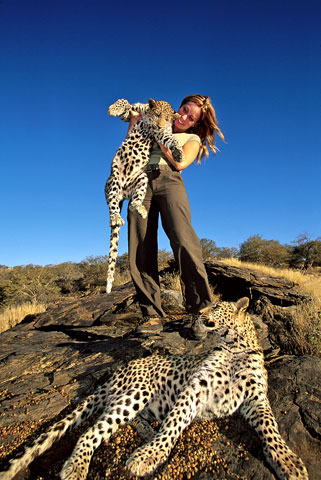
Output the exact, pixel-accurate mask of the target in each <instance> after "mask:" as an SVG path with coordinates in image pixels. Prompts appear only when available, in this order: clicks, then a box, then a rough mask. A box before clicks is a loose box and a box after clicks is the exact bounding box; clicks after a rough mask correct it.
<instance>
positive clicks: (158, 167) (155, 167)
mask: <svg viewBox="0 0 321 480" xmlns="http://www.w3.org/2000/svg"><path fill="white" fill-rule="evenodd" d="M160 170H173V171H174V172H178V170H176V168H175V167H173V166H172V165H159V164H158V163H150V164H148V165H146V167H145V172H147V173H149V172H158V171H160Z"/></svg>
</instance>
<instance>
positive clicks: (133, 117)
mask: <svg viewBox="0 0 321 480" xmlns="http://www.w3.org/2000/svg"><path fill="white" fill-rule="evenodd" d="M140 118H142V116H141V114H140V113H139V112H134V111H133V110H132V111H131V112H130V120H129V125H128V130H127V134H126V138H127V137H128V135H129V132H130V131H131V130H132V128H133V126H134V125H135V123H137V121H138V120H139V119H140Z"/></svg>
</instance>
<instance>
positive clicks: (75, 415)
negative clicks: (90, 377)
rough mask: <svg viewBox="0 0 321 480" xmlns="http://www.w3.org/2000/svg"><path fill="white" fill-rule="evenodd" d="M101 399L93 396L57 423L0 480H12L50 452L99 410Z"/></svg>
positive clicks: (10, 466) (1, 473)
mask: <svg viewBox="0 0 321 480" xmlns="http://www.w3.org/2000/svg"><path fill="white" fill-rule="evenodd" d="M98 402H99V398H97V396H96V395H95V394H94V395H91V396H90V397H88V398H87V399H86V400H85V401H84V402H83V403H82V404H81V405H79V406H78V407H77V408H76V409H75V410H74V411H73V412H72V413H70V414H69V415H67V416H66V417H65V418H64V419H63V420H61V421H59V422H56V423H55V424H54V425H53V426H52V427H51V428H50V429H49V430H48V431H47V432H45V433H43V434H41V435H40V437H38V438H37V439H36V440H35V441H34V442H33V443H32V444H31V445H30V446H26V447H25V451H24V453H23V454H22V456H21V457H20V458H14V459H12V460H10V462H9V468H8V470H6V471H4V472H0V480H11V479H13V478H14V477H15V475H16V474H17V473H18V472H19V471H20V470H22V469H24V468H26V467H27V466H28V465H29V464H30V463H31V462H32V460H33V459H34V458H35V457H37V456H38V455H41V454H42V453H44V452H45V451H46V450H48V449H49V448H50V447H51V445H53V443H54V442H55V441H56V440H58V439H59V438H61V437H62V436H63V435H64V434H65V433H66V431H67V430H68V429H69V428H74V427H77V426H78V425H80V424H81V423H82V422H83V421H84V420H86V419H87V418H88V417H90V416H91V415H92V414H93V413H95V412H96V411H97V410H98V409H99V403H98Z"/></svg>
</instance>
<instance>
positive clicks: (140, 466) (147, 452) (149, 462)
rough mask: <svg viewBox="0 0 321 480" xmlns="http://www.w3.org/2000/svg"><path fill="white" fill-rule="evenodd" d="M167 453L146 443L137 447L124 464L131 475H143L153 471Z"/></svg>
mask: <svg viewBox="0 0 321 480" xmlns="http://www.w3.org/2000/svg"><path fill="white" fill-rule="evenodd" d="M166 458H167V455H166V454H165V453H164V452H161V451H159V450H157V451H156V450H155V449H153V448H151V447H150V446H148V445H144V446H143V447H140V448H137V450H135V451H134V453H132V455H131V456H130V457H129V459H128V460H127V462H126V466H127V468H128V469H129V471H130V472H131V473H132V474H133V475H137V476H138V477H144V476H145V475H149V474H150V473H153V472H154V470H156V468H157V467H158V466H159V465H161V464H162V463H164V462H165V460H166Z"/></svg>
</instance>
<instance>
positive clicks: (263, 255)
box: [239, 235, 288, 267]
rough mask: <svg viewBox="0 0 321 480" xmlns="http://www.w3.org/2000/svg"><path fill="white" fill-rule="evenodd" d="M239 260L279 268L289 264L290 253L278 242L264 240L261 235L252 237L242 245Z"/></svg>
mask: <svg viewBox="0 0 321 480" xmlns="http://www.w3.org/2000/svg"><path fill="white" fill-rule="evenodd" d="M239 259H240V260H241V261H242V262H253V263H262V264H264V265H271V266H275V267H277V266H281V265H284V264H285V263H287V261H288V252H287V249H286V248H285V247H284V246H283V245H281V244H280V243H279V242H278V241H277V240H264V239H263V238H262V237H261V235H252V236H251V237H249V238H248V239H247V240H246V241H245V242H243V243H242V244H241V246H240V251H239Z"/></svg>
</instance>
